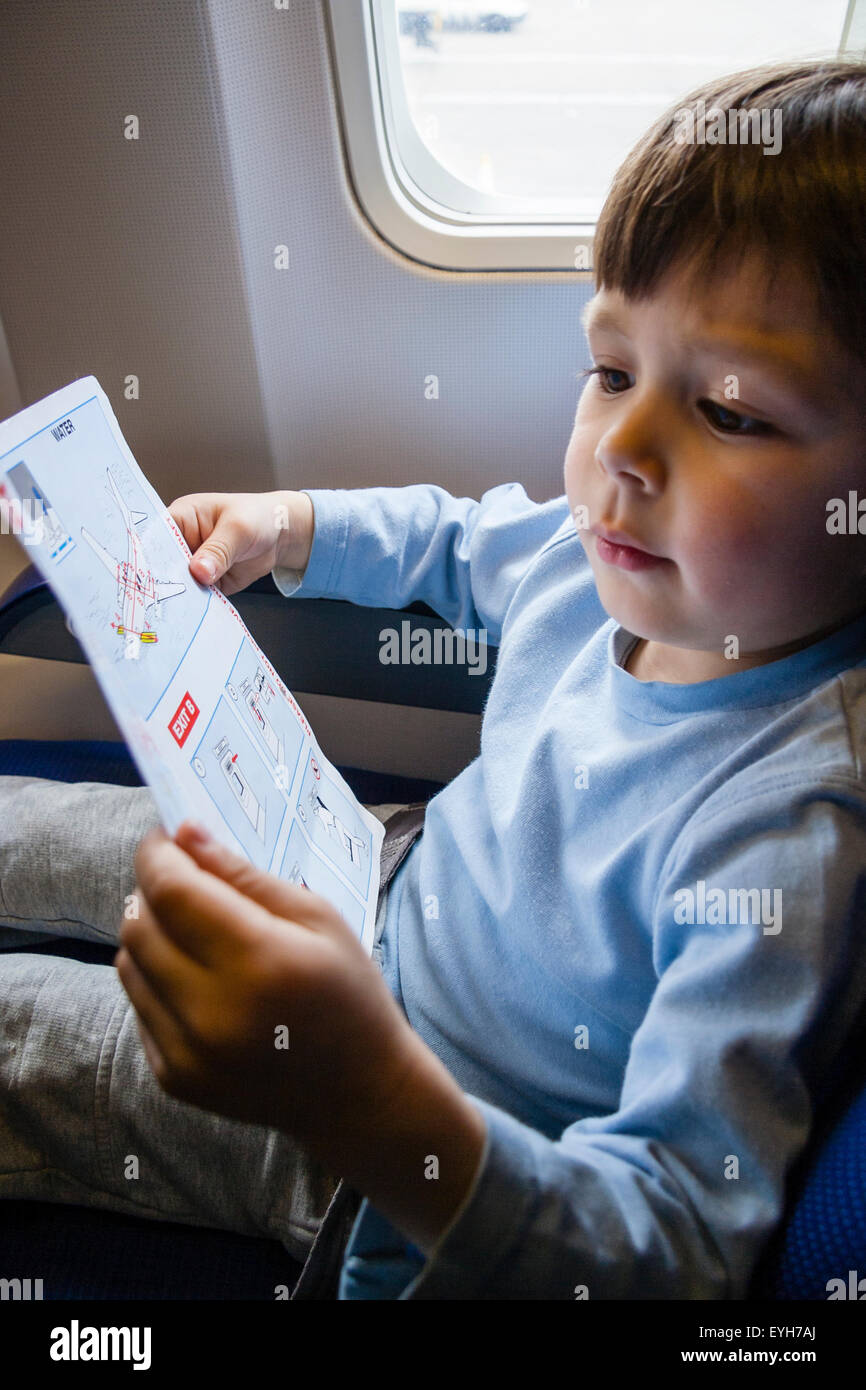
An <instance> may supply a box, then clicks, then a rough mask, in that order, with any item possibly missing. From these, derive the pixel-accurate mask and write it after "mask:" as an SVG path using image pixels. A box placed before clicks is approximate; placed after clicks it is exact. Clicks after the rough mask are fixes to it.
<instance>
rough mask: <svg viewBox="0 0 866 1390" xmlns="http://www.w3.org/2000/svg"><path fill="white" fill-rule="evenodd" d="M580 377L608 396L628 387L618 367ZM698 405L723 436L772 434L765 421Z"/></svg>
mask: <svg viewBox="0 0 866 1390" xmlns="http://www.w3.org/2000/svg"><path fill="white" fill-rule="evenodd" d="M580 375H581V376H582V377H583V378H584V379H586V378H589V377H591V376H597V377H598V379H599V385H600V386H601V389H602V391H604V392H605V393H606V394H607V395H609V396H619V395H621V394H622V392H623V391H624V390H626V389H627V387H628V372H623V371H620V369H619V368H618V367H584V368H583V370H582V372H581V373H580ZM611 377H614V378H616V377H621V378H622V379H623V382H624V383H625V384H624V385H623V384H622V383H621V384H619V385H617V383H616V381H613V382H612V381H611ZM699 405H700V406H701V407H702V408H703V409H704V411H705V413H706V415H707V418H708V419H709V421H710V424H711V425H713V426H714V428H715V429H717V430H721V431H722V433H724V434H746V435H754V434H772V433H773V426H772V425H768V424H767V423H766V421H764V420H756V419H755V418H754V416H752V415H738V414H737V412H736V411H735V410H729V409H728V408H727V406H724V405H719V403H718V401H711V400H709V399H708V398H705V399H704V400H702V401H700V402H699Z"/></svg>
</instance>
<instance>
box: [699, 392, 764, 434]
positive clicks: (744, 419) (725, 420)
mask: <svg viewBox="0 0 866 1390" xmlns="http://www.w3.org/2000/svg"><path fill="white" fill-rule="evenodd" d="M701 405H702V406H705V407H706V408H707V414H708V417H709V419H710V424H714V425H715V427H716V429H719V430H723V431H724V432H725V434H772V433H773V427H772V425H768V424H767V423H766V421H765V420H756V419H755V418H754V416H752V415H738V414H737V413H736V411H735V410H728V408H727V406H724V405H719V403H718V401H710V400H704V401H701ZM714 413H715V416H716V418H715V420H714V419H713V418H712V416H713V414H714ZM720 417H722V418H720ZM740 425H742V426H744V428H743V429H740V428H738V427H739V426H740Z"/></svg>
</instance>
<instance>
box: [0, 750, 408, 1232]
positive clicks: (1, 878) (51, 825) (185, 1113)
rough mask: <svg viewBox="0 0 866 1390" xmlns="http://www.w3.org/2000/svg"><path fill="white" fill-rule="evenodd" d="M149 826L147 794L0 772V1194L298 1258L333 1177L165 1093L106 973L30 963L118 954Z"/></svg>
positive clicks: (285, 1147)
mask: <svg viewBox="0 0 866 1390" xmlns="http://www.w3.org/2000/svg"><path fill="white" fill-rule="evenodd" d="M368 809H369V810H370V811H372V813H373V814H374V815H376V816H377V817H378V819H380V820H383V821H384V820H386V819H387V818H388V816H389V815H390V814H391V813H392V812H394V811H395V810H397V809H399V808H398V807H397V806H396V805H386V806H371V807H369V808H368ZM158 824H159V816H158V813H157V810H156V806H155V804H154V801H153V797H152V795H151V793H150V790H149V789H148V788H147V787H132V788H130V787H115V786H108V785H105V784H103V783H99V782H78V783H63V782H53V781H47V780H45V779H42V778H33V777H7V776H0V1198H3V1197H6V1198H29V1199H34V1200H44V1201H50V1202H67V1203H75V1204H77V1205H81V1206H88V1207H100V1208H104V1209H109V1210H112V1211H118V1212H127V1213H129V1214H130V1215H132V1216H139V1217H150V1218H152V1219H153V1220H157V1221H180V1222H184V1223H187V1224H189V1225H193V1226H212V1227H217V1228H220V1229H223V1230H228V1231H236V1232H239V1233H241V1234H244V1235H251V1236H263V1237H271V1238H276V1239H278V1240H280V1241H282V1242H283V1244H284V1245H285V1247H286V1249H287V1250H288V1251H289V1253H290V1254H291V1255H293V1256H294V1257H295V1258H296V1259H299V1260H303V1259H304V1258H305V1257H306V1255H307V1253H308V1251H309V1248H310V1245H311V1244H312V1241H313V1240H314V1238H315V1235H316V1232H317V1230H318V1228H319V1225H320V1223H321V1221H322V1218H323V1216H324V1213H325V1210H326V1208H327V1206H328V1202H329V1201H330V1199H331V1196H332V1195H333V1193H334V1190H335V1188H336V1185H337V1178H338V1175H332V1174H328V1173H326V1172H325V1171H324V1170H323V1169H321V1168H320V1167H319V1166H318V1165H317V1164H315V1163H314V1162H313V1161H312V1160H311V1159H309V1158H308V1157H307V1156H306V1155H305V1154H304V1153H303V1152H302V1151H301V1150H300V1149H298V1148H297V1147H296V1146H295V1145H294V1144H293V1142H292V1140H291V1139H290V1138H289V1137H288V1136H287V1135H285V1134H282V1133H280V1132H279V1131H278V1130H274V1129H268V1128H266V1127H265V1126H261V1125H251V1124H247V1123H244V1122H241V1121H238V1120H230V1119H225V1118H223V1117H221V1116H218V1115H214V1114H211V1113H209V1112H206V1111H203V1110H199V1109H197V1108H196V1107H195V1106H192V1105H188V1104H186V1103H185V1102H183V1101H179V1100H176V1099H174V1098H173V1097H171V1096H169V1095H167V1094H166V1093H165V1092H164V1091H163V1090H162V1089H161V1088H160V1086H159V1085H158V1083H157V1081H156V1080H155V1078H154V1076H153V1073H152V1071H151V1069H150V1066H149V1064H148V1062H147V1058H146V1056H145V1052H144V1049H143V1046H142V1044H141V1040H140V1038H139V1034H138V1029H137V1026H136V1020H135V1013H134V1010H133V1008H132V1005H131V1004H130V1002H129V1000H128V998H127V996H126V994H125V992H124V990H123V988H122V986H121V984H120V980H119V979H118V976H117V972H116V970H115V969H114V967H113V966H110V965H86V964H82V963H81V962H79V961H75V960H69V959H65V958H62V957H56V956H46V955H41V954H34V953H33V952H32V951H31V952H28V951H27V946H28V945H30V944H32V943H33V942H35V941H45V939H46V936H54V937H57V936H74V937H83V938H84V939H87V940H92V941H99V942H103V943H106V944H109V945H110V944H112V943H113V942H115V941H116V938H117V932H118V930H119V924H120V922H121V920H122V917H123V905H124V899H125V898H126V896H127V894H129V893H131V892H132V889H133V884H134V877H135V875H134V869H133V855H134V853H135V849H136V846H137V845H138V842H139V840H140V839H141V837H142V836H143V835H144V834H145V833H146V831H148V830H149V829H150V828H151V827H152V826H154V825H158ZM384 903H385V894H384V893H383V894H382V896H381V899H380V903H379V913H378V917H377V923H376V940H377V943H378V939H379V937H380V935H381V932H382V929H383V926H384ZM0 1220H2V1213H0Z"/></svg>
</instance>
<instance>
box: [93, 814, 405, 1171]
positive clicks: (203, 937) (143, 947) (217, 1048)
mask: <svg viewBox="0 0 866 1390" xmlns="http://www.w3.org/2000/svg"><path fill="white" fill-rule="evenodd" d="M135 866H136V875H137V886H136V893H137V894H138V897H139V913H140V915H139V917H138V918H137V919H130V920H125V921H124V923H123V927H122V929H121V932H120V938H119V939H120V946H121V949H120V951H119V952H118V955H117V957H116V961H115V964H116V966H117V971H118V974H119V976H120V979H121V983H122V984H123V987H124V989H125V990H126V992H127V994H128V995H129V997H130V999H131V1001H132V1003H133V1005H134V1006H135V1009H136V1012H137V1014H138V1018H139V1027H140V1030H141V1035H142V1041H143V1043H144V1047H145V1050H146V1053H147V1057H148V1061H149V1062H150V1065H151V1067H152V1069H153V1071H154V1074H155V1076H156V1078H157V1080H158V1081H159V1083H160V1085H161V1086H162V1087H163V1089H164V1090H165V1091H167V1092H168V1093H169V1094H170V1095H173V1096H175V1097H177V1098H178V1099H180V1100H184V1101H188V1102H190V1103H191V1104H193V1105H198V1106H201V1107H202V1108H204V1109H208V1110H215V1111H218V1112H219V1113H220V1114H224V1115H229V1116H231V1117H233V1118H235V1119H240V1120H247V1121H252V1122H253V1123H256V1124H263V1125H271V1126H274V1127H277V1128H280V1129H283V1130H285V1131H286V1132H288V1133H290V1134H292V1135H293V1136H294V1137H295V1138H297V1139H298V1140H299V1141H300V1142H307V1143H308V1144H313V1145H314V1147H315V1148H317V1149H318V1148H321V1145H322V1143H323V1142H324V1143H325V1144H327V1143H328V1142H329V1140H331V1139H332V1138H333V1137H334V1136H336V1135H339V1134H342V1135H343V1136H345V1137H348V1136H350V1135H351V1134H352V1133H353V1132H354V1131H355V1130H356V1129H357V1128H358V1126H359V1125H360V1124H363V1125H365V1126H369V1125H375V1124H376V1123H377V1117H378V1116H380V1115H383V1114H384V1112H385V1111H386V1110H387V1108H388V1107H389V1106H391V1105H396V1104H398V1101H399V1094H400V1089H401V1085H402V1081H403V1077H404V1074H405V1073H406V1071H407V1069H408V1064H409V1061H410V1059H411V1057H412V1056H413V1053H414V1048H415V1045H416V1043H417V1039H416V1038H415V1034H414V1033H413V1032H412V1030H411V1028H410V1026H409V1024H408V1022H407V1020H406V1019H405V1017H404V1015H403V1014H402V1013H401V1011H400V1009H399V1008H398V1006H397V1004H396V1003H395V1002H394V999H393V998H392V996H391V994H390V992H389V991H388V989H387V987H386V985H385V983H384V981H383V980H382V977H381V975H380V974H379V972H378V970H377V969H376V967H375V966H374V965H373V964H372V962H371V961H370V960H369V958H368V957H367V955H366V954H365V952H364V951H363V949H362V948H361V945H360V943H359V942H358V941H357V939H356V938H355V936H354V935H353V934H352V932H351V931H350V929H349V927H348V926H347V925H346V923H345V922H344V921H343V919H342V917H341V916H340V915H339V913H338V912H337V910H336V908H334V907H332V905H331V904H330V903H329V902H328V901H327V900H326V899H325V898H322V897H320V896H319V895H318V894H317V893H312V892H310V890H309V889H306V888H301V887H299V886H297V885H294V884H288V883H283V882H281V880H279V879H277V878H275V877H274V876H273V875H271V874H266V873H263V872H261V871H260V870H258V869H256V868H255V867H254V866H253V865H252V864H250V863H249V862H248V861H247V860H245V859H242V858H240V856H238V855H235V854H233V853H232V852H231V851H229V850H227V849H224V848H223V846H221V845H219V844H217V843H216V842H215V841H214V840H206V841H203V842H202V841H199V840H198V839H197V838H196V835H195V832H194V828H193V827H192V826H191V825H190V824H189V823H188V822H185V823H184V825H183V826H181V828H180V829H179V830H178V832H177V835H176V837H175V841H172V840H170V839H169V838H168V837H167V836H166V835H165V832H164V831H162V830H154V831H151V832H150V833H149V834H148V835H146V836H145V837H144V839H143V840H142V842H141V844H140V845H139V848H138V851H137V853H136V857H135ZM323 1131H324V1132H323ZM326 1131H331V1133H330V1134H328V1133H327V1132H326Z"/></svg>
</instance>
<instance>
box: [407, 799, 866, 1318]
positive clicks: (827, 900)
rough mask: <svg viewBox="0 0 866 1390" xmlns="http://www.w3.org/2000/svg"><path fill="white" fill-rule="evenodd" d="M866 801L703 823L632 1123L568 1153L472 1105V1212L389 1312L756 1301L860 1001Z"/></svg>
mask: <svg viewBox="0 0 866 1390" xmlns="http://www.w3.org/2000/svg"><path fill="white" fill-rule="evenodd" d="M862 798H863V794H862V791H861V790H859V789H858V788H856V787H855V786H854V785H853V784H851V783H847V784H846V783H845V781H844V779H842V778H840V779H839V782H838V783H837V784H836V786H834V787H827V786H824V787H823V788H819V789H814V788H813V789H808V788H805V787H804V788H801V789H799V790H798V791H797V793H796V794H795V793H793V792H792V791H791V790H790V788H786V789H785V795H784V796H780V793H779V789H778V787H772V788H769V787H768V788H767V789H766V790H765V791H764V792H763V793H759V794H755V795H754V796H752V797H751V798H750V799H749V800H748V802H747V803H746V804H743V803H742V802H741V803H740V804H739V805H732V806H728V807H724V808H721V809H719V810H718V811H717V813H716V814H714V815H712V816H709V817H706V818H704V819H702V820H701V822H700V824H697V823H696V822H692V823H691V825H690V827H689V828H688V831H687V833H685V834H684V835H683V836H681V837H680V840H679V841H678V842H677V844H676V845H675V846H674V848H673V850H672V851H671V854H670V855H669V856H668V861H667V866H666V871H665V873H664V874H663V876H662V881H661V882H660V883H659V886H658V890H657V893H656V898H655V911H654V921H653V948H654V965H655V969H656V973H657V978H658V984H657V986H656V989H655V991H654V994H653V998H652V1001H651V1004H650V1006H649V1008H648V1010H647V1012H646V1014H645V1016H644V1019H643V1020H642V1022H641V1024H640V1026H639V1028H638V1029H637V1031H636V1033H635V1034H634V1037H633V1040H632V1046H631V1050H630V1055H629V1060H628V1064H627V1067H626V1071H625V1074H624V1080H623V1086H622V1092H621V1096H620V1102H619V1108H618V1109H617V1110H616V1112H615V1113H612V1114H609V1115H604V1116H599V1117H592V1118H588V1119H583V1120H580V1121H578V1122H576V1123H575V1124H573V1125H571V1126H570V1127H569V1128H567V1129H566V1130H565V1131H564V1133H563V1134H562V1135H561V1136H560V1138H559V1139H555V1138H547V1137H545V1136H544V1135H542V1134H541V1133H539V1132H538V1131H536V1130H534V1129H532V1128H530V1127H528V1126H527V1125H525V1124H523V1123H521V1122H520V1121H518V1120H516V1119H515V1118H514V1117H513V1116H511V1115H509V1114H507V1113H506V1112H505V1111H503V1110H501V1109H499V1108H498V1107H496V1106H493V1105H491V1104H489V1103H487V1102H485V1101H483V1100H481V1099H479V1098H478V1097H471V1099H472V1100H473V1101H474V1103H475V1104H476V1105H477V1106H478V1107H479V1109H480V1110H481V1112H482V1114H483V1116H484V1119H485V1121H486V1126H487V1140H486V1146H485V1150H484V1153H483V1156H482V1162H481V1164H480V1168H479V1172H478V1173H477V1174H476V1178H475V1182H474V1184H473V1186H472V1188H471V1190H470V1193H469V1196H468V1200H466V1201H464V1203H463V1204H462V1206H461V1209H460V1210H459V1211H458V1213H457V1215H456V1218H455V1219H454V1220H453V1221H452V1223H451V1225H450V1226H449V1228H448V1229H447V1231H446V1232H445V1233H444V1236H443V1237H442V1238H440V1240H439V1241H438V1242H437V1244H436V1246H435V1247H434V1249H433V1251H432V1252H431V1254H430V1256H429V1257H428V1258H427V1259H426V1260H425V1259H424V1258H423V1256H421V1255H420V1252H416V1261H415V1268H416V1269H418V1268H419V1266H420V1270H419V1272H417V1273H415V1274H414V1276H413V1277H411V1279H410V1281H409V1282H408V1283H406V1282H404V1285H403V1287H402V1288H392V1289H391V1294H392V1296H395V1297H399V1298H404V1299H411V1298H445V1297H447V1298H473V1299H478V1298H481V1299H484V1298H544V1299H556V1298H565V1299H574V1298H579V1297H589V1298H602V1299H628V1298H660V1299H682V1298H688V1299H696V1298H697V1299H718V1298H735V1299H737V1298H744V1297H745V1296H746V1295H747V1291H748V1285H749V1281H750V1278H751V1276H752V1273H753V1271H754V1266H755V1263H756V1261H757V1258H758V1256H759V1255H760V1253H761V1250H762V1248H763V1246H764V1244H765V1242H766V1241H767V1239H768V1238H769V1236H770V1235H771V1233H772V1231H773V1229H774V1228H775V1226H776V1225H777V1223H778V1222H779V1220H780V1218H781V1216H782V1214H783V1211H784V1198H785V1178H786V1173H787V1171H788V1169H789V1167H790V1165H791V1163H792V1162H793V1161H794V1159H795V1158H796V1157H797V1155H798V1154H799V1153H800V1151H801V1150H802V1149H803V1147H804V1145H805V1144H806V1141H807V1138H808V1135H809V1131H810V1126H811V1122H812V1118H813V1098H814V1096H815V1093H816V1091H817V1090H819V1089H820V1086H821V1082H822V1079H823V1078H825V1077H826V1074H827V1071H828V1069H829V1067H830V1065H831V1064H832V1062H833V1060H834V1059H835V1057H836V1056H837V1055H838V1053H839V1051H840V1049H841V1048H842V1046H843V1045H844V1042H845V1039H846V1036H847V1034H848V1032H849V1030H850V1028H851V1026H852V1025H853V1023H854V1021H855V1019H856V1015H857V1010H858V1008H859V1006H860V1004H861V1001H862V999H863V997H864V994H866V980H864V966H863V964H862V947H861V946H860V945H859V944H858V938H859V937H860V936H861V935H862V928H861V927H859V926H858V924H860V923H862V921H863V916H864V906H866V903H864V897H866V894H864V874H866V869H864V865H866V812H864V807H863V800H862ZM704 810H706V808H704ZM703 814H704V813H703V812H702V816H703ZM701 883H703V884H704V888H703V890H701V888H700V884H701ZM754 889H759V890H762V893H763V896H760V901H759V900H757V899H755V897H754V895H752V896H751V897H744V896H743V894H744V893H747V891H748V890H754ZM711 890H722V893H721V895H719V896H716V897H710V896H709V895H710V893H711ZM702 891H703V898H702V897H701V893H702ZM689 893H691V894H693V897H692V898H691V900H690V899H689V898H688V894H689ZM732 894H733V897H732V896H731V895H732ZM767 894H768V895H769V896H767ZM774 895H775V896H774ZM721 896H723V897H724V899H725V902H726V907H725V910H724V912H722V911H721V909H720V907H719V902H720V897H721ZM690 901H691V904H692V910H691V912H690V910H689V902H690ZM702 902H703V907H702V906H701V904H702ZM711 902H714V903H715V907H710V906H709V904H710V903H711ZM747 902H748V904H749V906H748V907H747V906H746V903H747ZM701 917H703V920H698V919H700V918H701ZM690 918H691V920H689V919H690ZM708 919H712V920H708ZM404 1268H406V1266H405V1265H404Z"/></svg>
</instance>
